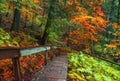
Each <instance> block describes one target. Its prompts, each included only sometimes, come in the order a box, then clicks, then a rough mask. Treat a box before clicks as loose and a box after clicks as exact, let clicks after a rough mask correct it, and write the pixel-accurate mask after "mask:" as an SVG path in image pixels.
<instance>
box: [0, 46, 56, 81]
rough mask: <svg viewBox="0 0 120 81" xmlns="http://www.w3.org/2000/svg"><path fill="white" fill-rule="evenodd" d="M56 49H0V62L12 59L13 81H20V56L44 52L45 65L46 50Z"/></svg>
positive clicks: (46, 47)
mask: <svg viewBox="0 0 120 81" xmlns="http://www.w3.org/2000/svg"><path fill="white" fill-rule="evenodd" d="M56 48H57V47H55V46H45V47H29V48H0V60H1V59H7V58H12V62H13V71H14V75H15V81H22V79H21V71H20V62H19V59H20V57H21V56H27V55H31V54H35V53H38V52H42V51H45V54H44V55H45V64H47V57H48V53H47V50H53V49H56Z"/></svg>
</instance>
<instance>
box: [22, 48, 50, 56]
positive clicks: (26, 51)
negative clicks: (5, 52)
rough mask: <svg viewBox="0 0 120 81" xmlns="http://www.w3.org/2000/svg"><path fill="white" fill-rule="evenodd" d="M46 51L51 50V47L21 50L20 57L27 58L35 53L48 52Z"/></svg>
mask: <svg viewBox="0 0 120 81" xmlns="http://www.w3.org/2000/svg"><path fill="white" fill-rule="evenodd" d="M46 50H50V47H36V48H30V49H23V50H20V55H21V56H26V55H31V54H34V53H38V52H42V51H46Z"/></svg>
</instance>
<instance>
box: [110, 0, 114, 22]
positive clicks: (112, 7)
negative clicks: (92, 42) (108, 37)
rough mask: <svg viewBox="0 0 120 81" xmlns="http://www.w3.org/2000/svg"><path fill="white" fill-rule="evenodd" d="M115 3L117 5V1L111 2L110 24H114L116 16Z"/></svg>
mask: <svg viewBox="0 0 120 81" xmlns="http://www.w3.org/2000/svg"><path fill="white" fill-rule="evenodd" d="M114 3H115V0H111V9H110V17H109V21H110V22H114V19H113V18H114V16H115V12H114V11H115V7H114Z"/></svg>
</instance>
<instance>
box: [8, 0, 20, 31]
mask: <svg viewBox="0 0 120 81" xmlns="http://www.w3.org/2000/svg"><path fill="white" fill-rule="evenodd" d="M16 4H20V3H19V1H18V2H17V3H16ZM18 8H20V6H18ZM18 8H15V9H14V18H13V23H12V27H11V29H10V30H11V31H18V29H19V23H20V10H19V9H18Z"/></svg>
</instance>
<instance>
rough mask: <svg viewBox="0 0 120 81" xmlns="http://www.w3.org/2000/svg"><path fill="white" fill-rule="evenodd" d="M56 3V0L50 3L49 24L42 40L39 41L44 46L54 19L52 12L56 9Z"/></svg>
mask: <svg viewBox="0 0 120 81" xmlns="http://www.w3.org/2000/svg"><path fill="white" fill-rule="evenodd" d="M55 2H56V1H55V0H51V1H50V7H49V12H48V18H47V23H46V25H45V30H44V34H43V36H42V37H41V40H40V41H39V42H40V44H41V45H44V44H45V43H46V41H47V38H48V35H49V32H48V29H49V27H50V26H51V20H52V19H53V14H52V12H53V11H52V10H53V9H54V8H53V5H54V4H55Z"/></svg>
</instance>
